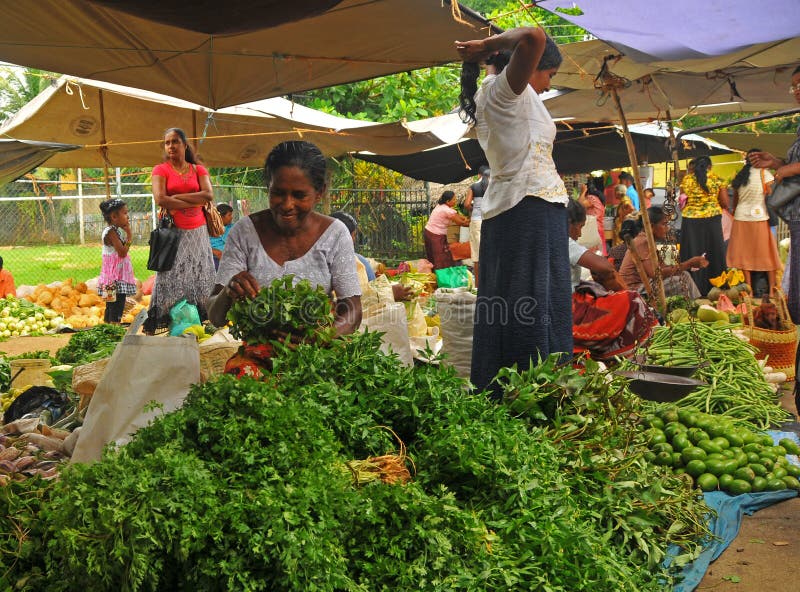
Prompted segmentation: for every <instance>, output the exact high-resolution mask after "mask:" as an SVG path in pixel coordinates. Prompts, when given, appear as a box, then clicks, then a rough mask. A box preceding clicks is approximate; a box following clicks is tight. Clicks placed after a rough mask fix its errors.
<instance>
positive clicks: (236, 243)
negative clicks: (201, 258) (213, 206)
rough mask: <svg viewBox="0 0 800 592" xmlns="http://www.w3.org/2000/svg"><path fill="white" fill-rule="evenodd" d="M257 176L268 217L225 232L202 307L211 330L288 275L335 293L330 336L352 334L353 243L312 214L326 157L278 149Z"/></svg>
mask: <svg viewBox="0 0 800 592" xmlns="http://www.w3.org/2000/svg"><path fill="white" fill-rule="evenodd" d="M264 173H265V178H266V179H267V181H268V184H269V209H266V210H261V211H258V212H255V213H254V214H251V215H249V216H246V217H244V218H242V219H240V220H239V221H238V222H237V223H236V224H235V225H234V227H233V228H232V229H231V231H230V234H229V235H228V240H227V242H226V244H225V250H224V251H223V253H222V259H220V262H219V270H218V271H217V277H216V285H215V286H214V289H213V292H212V296H211V297H210V298H209V300H208V312H209V317H210V320H211V322H212V323H214V325H216V326H218V327H221V326H224V325H225V324H226V314H227V312H228V310H229V309H230V307H231V304H232V303H233V301H234V300H238V299H241V298H246V297H253V296H255V295H256V294H257V293H258V291H259V289H260V288H261V286H265V285H268V284H269V283H271V282H272V281H273V280H274V279H276V278H280V277H282V276H285V275H288V274H293V275H294V280H295V281H296V282H297V281H300V280H302V279H306V280H308V281H309V282H311V284H312V285H318V286H322V287H323V288H324V289H325V291H326V292H327V293H328V294H333V293H335V295H336V301H335V313H334V316H335V320H334V328H335V330H336V333H337V334H338V335H345V334H348V333H352V332H353V331H355V330H356V329H357V328H358V326H359V323H360V322H361V288H360V286H359V281H358V274H357V273H356V264H355V260H356V259H355V253H354V250H353V239H352V238H351V236H350V233H349V232H348V231H347V228H346V227H345V225H344V224H342V222H340V221H339V220H335V219H333V218H330V217H328V216H324V215H322V214H320V213H318V212H315V211H314V206H315V205H316V204H317V203H318V202H319V201H320V199H321V198H322V197H323V195H324V194H325V191H326V190H327V185H326V174H327V171H326V163H325V157H324V156H323V155H322V152H320V150H319V148H317V147H316V146H315V145H314V144H311V143H310V142H303V141H291V142H282V143H280V144H278V145H277V146H276V147H275V148H273V149H272V151H271V152H270V153H269V156H267V160H266V163H265V164H264ZM226 371H227V369H226Z"/></svg>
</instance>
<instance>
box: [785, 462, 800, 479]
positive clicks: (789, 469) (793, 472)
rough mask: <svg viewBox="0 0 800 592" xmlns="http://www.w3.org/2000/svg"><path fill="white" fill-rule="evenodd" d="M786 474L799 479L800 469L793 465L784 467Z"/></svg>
mask: <svg viewBox="0 0 800 592" xmlns="http://www.w3.org/2000/svg"><path fill="white" fill-rule="evenodd" d="M786 473H787V474H788V475H790V476H792V477H800V467H798V466H797V465H793V464H788V465H786Z"/></svg>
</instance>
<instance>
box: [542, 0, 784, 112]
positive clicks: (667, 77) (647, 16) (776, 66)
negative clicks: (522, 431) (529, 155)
mask: <svg viewBox="0 0 800 592" xmlns="http://www.w3.org/2000/svg"><path fill="white" fill-rule="evenodd" d="M537 5H539V6H541V7H543V8H546V9H548V10H552V11H555V9H556V8H558V7H559V6H561V5H563V3H562V2H558V1H556V0H543V1H541V2H538V3H537ZM579 5H580V9H581V11H582V12H583V14H582V15H577V16H576V15H568V14H563V13H560V12H558V14H559V15H560V16H562V17H563V18H566V19H567V20H570V21H572V22H574V23H575V24H578V25H580V26H581V27H584V28H586V29H587V30H588V31H590V32H591V33H592V34H594V35H596V36H597V37H598V38H599V39H596V40H592V41H586V42H581V43H572V44H568V45H563V46H561V49H562V52H563V53H564V61H563V63H562V65H561V68H560V70H559V72H558V75H557V76H556V77H555V79H554V83H555V84H556V85H557V86H558V87H560V88H568V89H575V92H572V93H568V94H563V95H562V96H560V97H558V98H557V99H554V100H553V101H551V102H550V103H549V104H548V108H549V109H550V112H551V114H552V115H553V116H554V117H574V118H575V119H577V120H585V121H618V120H619V116H618V114H617V113H616V111H615V109H614V104H613V101H612V100H609V93H608V92H599V91H598V90H597V89H596V85H597V83H598V82H600V81H599V80H598V76H599V75H601V74H602V73H606V72H607V73H608V75H609V76H608V77H607V79H606V81H605V82H606V83H610V84H613V85H615V86H617V88H618V93H619V97H620V100H621V103H622V109H623V111H624V113H625V114H626V116H627V117H628V119H629V120H639V121H641V120H645V119H648V118H650V119H653V118H664V117H666V114H667V112H668V111H669V112H670V115H671V116H672V118H679V117H681V116H683V115H685V114H686V113H689V112H691V113H722V112H744V111H777V110H780V109H786V108H789V107H793V106H794V105H795V103H794V99H793V98H792V97H791V95H790V94H789V92H788V89H789V84H790V82H789V80H790V78H791V72H792V70H793V69H794V68H795V66H796V65H797V62H798V61H800V25H798V24H797V19H793V18H791V17H790V16H789V15H791V14H793V13H794V12H795V10H796V8H797V2H796V0H775V1H773V2H770V3H769V4H768V5H764V4H763V3H762V4H759V3H753V2H752V1H751V0H708V1H704V2H703V3H702V4H700V5H698V4H697V2H696V1H695V0H675V1H673V0H670V2H668V3H659V4H658V6H657V8H655V7H654V5H653V3H648V2H641V1H640V0H583V1H582V2H580V3H579Z"/></svg>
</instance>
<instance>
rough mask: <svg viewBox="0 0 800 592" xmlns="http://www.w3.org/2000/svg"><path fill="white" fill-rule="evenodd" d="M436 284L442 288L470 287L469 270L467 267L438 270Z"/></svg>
mask: <svg viewBox="0 0 800 592" xmlns="http://www.w3.org/2000/svg"><path fill="white" fill-rule="evenodd" d="M435 273H436V283H437V285H438V286H439V287H440V288H466V287H469V270H468V269H467V268H466V266H465V265H456V266H455V267H445V268H444V269H437V270H436V272H435Z"/></svg>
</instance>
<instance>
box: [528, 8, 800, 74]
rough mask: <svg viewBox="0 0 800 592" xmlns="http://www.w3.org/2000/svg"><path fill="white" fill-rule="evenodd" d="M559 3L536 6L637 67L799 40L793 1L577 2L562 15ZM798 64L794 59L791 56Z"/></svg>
mask: <svg viewBox="0 0 800 592" xmlns="http://www.w3.org/2000/svg"><path fill="white" fill-rule="evenodd" d="M567 4H570V3H567V2H564V1H563V0H539V1H538V2H537V3H536V5H537V6H540V7H541V8H544V9H546V10H549V11H551V12H555V13H556V14H558V15H559V16H560V17H562V18H564V19H566V20H568V21H571V22H573V23H575V24H576V25H578V26H580V27H582V28H584V29H586V30H587V31H589V32H590V33H592V34H593V35H594V36H595V37H597V38H599V39H603V40H605V41H606V42H608V43H610V44H611V45H613V46H614V47H615V48H617V49H618V50H619V51H621V52H623V53H624V54H625V55H626V56H628V57H630V58H632V59H633V60H635V61H636V62H644V63H650V62H674V61H677V60H697V59H703V58H709V57H715V56H725V55H729V54H733V53H735V52H738V51H740V50H744V51H751V46H753V45H756V44H770V45H772V46H774V42H776V41H783V40H785V39H790V38H793V37H797V36H798V35H800V27H799V26H798V21H797V19H796V18H793V17H792V16H791V15H793V14H796V12H797V7H798V5H797V0H770V2H766V3H765V2H753V1H752V0H703V1H702V2H698V1H697V0H669V2H658V3H657V4H654V3H652V2H642V0H580V2H578V3H577V4H578V6H579V7H580V13H581V14H577V15H575V14H566V13H564V12H561V11H559V10H558V9H559V8H564V7H566V6H565V5H567ZM793 57H794V58H795V59H797V57H798V54H797V53H795V54H794V56H793Z"/></svg>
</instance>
